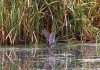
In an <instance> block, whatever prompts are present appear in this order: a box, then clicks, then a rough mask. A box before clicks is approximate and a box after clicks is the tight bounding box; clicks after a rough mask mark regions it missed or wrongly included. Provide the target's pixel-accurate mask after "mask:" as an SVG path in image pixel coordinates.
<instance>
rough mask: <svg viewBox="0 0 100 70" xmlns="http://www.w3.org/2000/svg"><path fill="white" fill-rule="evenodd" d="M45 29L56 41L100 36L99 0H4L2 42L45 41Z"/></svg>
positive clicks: (0, 18)
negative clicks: (52, 33) (51, 33)
mask: <svg viewBox="0 0 100 70" xmlns="http://www.w3.org/2000/svg"><path fill="white" fill-rule="evenodd" d="M42 30H47V31H48V32H52V31H55V32H56V38H57V42H68V41H70V42H71V41H77V42H81V43H85V42H91V41H93V42H95V41H97V42H98V41H99V40H100V0H1V1H0V43H1V44H2V45H5V44H7V45H15V44H33V43H35V44H38V43H44V42H45V39H44V37H43V36H42V34H41V33H42Z"/></svg>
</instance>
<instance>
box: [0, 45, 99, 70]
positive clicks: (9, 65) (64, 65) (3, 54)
mask: <svg viewBox="0 0 100 70" xmlns="http://www.w3.org/2000/svg"><path fill="white" fill-rule="evenodd" d="M32 47H33V46H30V47H29V46H28V48H14V47H12V48H0V70H38V69H43V66H44V65H43V64H45V62H46V63H47V64H46V66H47V65H48V63H49V55H48V48H32ZM56 47H57V48H55V54H54V55H55V60H56V66H55V67H56V70H70V69H72V68H73V69H75V70H89V69H96V70H99V69H100V51H99V50H100V46H97V47H98V51H96V47H95V46H94V45H93V46H91V45H75V46H69V45H65V44H58V45H57V46H56ZM35 51H36V53H35ZM96 53H98V56H97V54H96ZM34 55H35V56H34ZM48 70H51V67H48Z"/></svg>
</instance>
